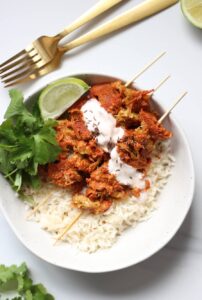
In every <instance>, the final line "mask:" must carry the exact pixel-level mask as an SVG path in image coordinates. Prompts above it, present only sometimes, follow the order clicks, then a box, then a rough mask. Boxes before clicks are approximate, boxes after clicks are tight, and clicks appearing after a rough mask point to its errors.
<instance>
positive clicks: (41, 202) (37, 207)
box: [27, 193, 51, 219]
mask: <svg viewBox="0 0 202 300" xmlns="http://www.w3.org/2000/svg"><path fill="white" fill-rule="evenodd" d="M50 195H51V193H49V194H48V195H47V196H46V197H45V198H44V199H43V200H42V201H40V203H39V204H38V205H36V206H35V207H34V209H33V210H32V211H31V212H30V213H29V214H28V216H27V219H30V218H31V217H32V216H33V215H34V214H35V212H37V210H38V209H39V208H40V207H42V206H43V205H44V204H46V202H48V200H49V197H50Z"/></svg>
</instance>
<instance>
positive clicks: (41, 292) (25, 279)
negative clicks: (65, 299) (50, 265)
mask: <svg viewBox="0 0 202 300" xmlns="http://www.w3.org/2000/svg"><path fill="white" fill-rule="evenodd" d="M10 291H15V292H17V293H18V295H17V296H15V297H14V298H12V299H10V300H54V297H53V296H52V295H51V294H49V293H48V292H47V290H46V288H45V287H44V286H43V284H41V283H38V284H33V281H32V279H31V277H30V275H29V270H28V268H27V265H26V264H25V263H22V264H21V265H20V266H16V265H12V266H9V267H7V266H5V265H0V295H1V294H2V293H7V292H10ZM7 300H9V299H7Z"/></svg>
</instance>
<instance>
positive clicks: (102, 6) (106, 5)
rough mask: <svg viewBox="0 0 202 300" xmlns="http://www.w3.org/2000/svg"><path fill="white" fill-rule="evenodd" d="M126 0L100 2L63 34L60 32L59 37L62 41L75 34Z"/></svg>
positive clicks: (104, 0) (101, 0)
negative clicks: (70, 34) (77, 30)
mask: <svg viewBox="0 0 202 300" xmlns="http://www.w3.org/2000/svg"><path fill="white" fill-rule="evenodd" d="M122 1H124V0H100V1H99V2H98V3H97V4H96V5H94V6H93V7H92V8H91V9H89V10H88V11H87V12H86V13H84V14H83V15H82V16H81V17H79V18H78V19H77V20H75V21H74V22H73V23H71V24H70V25H69V26H67V27H66V28H65V29H64V30H63V31H62V32H60V33H59V34H58V35H57V37H59V38H60V39H62V38H63V37H65V36H66V35H68V34H69V33H71V32H73V31H74V30H76V29H77V28H79V27H81V26H82V25H84V24H85V23H87V22H89V21H91V20H92V19H94V18H95V17H97V16H98V15H100V14H102V13H103V12H105V11H106V10H108V9H110V8H111V7H113V6H115V5H116V4H118V3H119V2H122Z"/></svg>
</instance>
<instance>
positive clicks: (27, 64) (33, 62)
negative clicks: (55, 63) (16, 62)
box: [0, 58, 41, 80]
mask: <svg viewBox="0 0 202 300" xmlns="http://www.w3.org/2000/svg"><path fill="white" fill-rule="evenodd" d="M40 61H41V59H40V58H39V59H38V60H28V61H27V62H25V63H24V64H23V65H21V66H20V67H19V68H15V69H13V70H11V71H10V72H6V73H5V74H3V75H0V78H1V80H2V79H5V78H7V77H10V76H11V75H15V74H16V75H17V73H19V71H22V70H24V69H29V70H33V69H35V68H36V67H38V65H37V64H38V63H39V62H40Z"/></svg>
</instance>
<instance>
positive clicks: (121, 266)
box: [0, 72, 195, 274]
mask: <svg viewBox="0 0 202 300" xmlns="http://www.w3.org/2000/svg"><path fill="white" fill-rule="evenodd" d="M85 75H86V76H91V77H92V76H98V77H99V76H100V77H105V78H106V79H111V80H121V81H122V82H126V81H125V80H124V79H122V78H120V77H117V76H115V75H108V74H106V73H100V72H99V73H94V72H92V73H91V72H90V73H89V72H76V73H68V74H66V75H65V76H60V77H57V78H56V79H54V80H50V81H49V82H48V83H46V84H45V83H44V82H43V84H42V85H40V86H39V87H38V88H37V89H35V91H33V90H32V89H30V91H28V93H27V94H28V95H26V97H25V102H27V101H28V100H29V98H30V97H32V96H33V95H34V94H36V93H38V92H40V90H41V89H43V88H45V87H46V86H47V85H49V84H51V83H52V82H54V81H56V80H60V79H62V78H65V77H79V76H85ZM106 82H107V81H106ZM131 86H132V87H136V88H137V89H142V88H141V85H139V84H136V83H135V84H134V83H133V84H131ZM158 99H159V98H158V97H156V96H152V100H153V101H154V103H155V104H157V105H158V106H159V108H160V109H162V110H164V106H163V105H161V104H159V101H158ZM169 119H170V120H171V122H172V123H173V124H174V126H175V127H176V128H177V130H178V131H179V132H180V135H181V136H182V139H183V141H184V143H185V145H186V149H187V154H188V159H189V162H190V171H191V174H190V178H191V180H190V193H189V197H188V198H187V206H186V210H185V211H184V215H182V217H181V219H180V222H179V223H178V226H176V227H175V228H174V229H173V230H172V231H171V232H170V234H169V235H167V238H166V239H164V240H163V242H162V243H160V245H159V246H157V247H154V248H153V250H152V251H151V252H150V254H145V255H143V256H142V257H141V259H140V260H139V261H138V262H134V263H132V262H128V263H127V264H126V263H124V264H122V263H121V262H120V263H119V265H118V266H117V267H113V268H104V269H101V268H100V269H99V270H97V269H96V270H93V269H86V268H80V269H79V268H76V267H75V268H73V267H66V266H64V265H62V264H61V263H59V262H55V261H54V262H53V261H51V260H49V259H46V258H45V257H43V255H40V254H39V253H36V252H34V250H32V248H30V247H29V245H27V244H26V242H25V240H24V239H23V238H22V236H21V235H19V233H18V230H16V228H15V226H14V225H13V224H12V222H11V220H10V218H9V216H8V215H7V213H6V211H5V209H4V207H3V205H2V201H0V209H1V211H2V212H3V215H4V217H5V219H6V221H7V222H8V224H9V225H10V227H11V229H12V230H13V232H14V233H15V235H16V236H17V238H18V239H19V240H20V241H21V242H22V244H23V245H24V246H25V247H26V248H27V249H28V250H29V251H30V252H32V253H33V254H34V255H36V256H37V257H39V258H40V259H42V260H44V261H46V262H48V263H50V264H52V265H55V266H58V267H61V268H64V269H68V270H73V271H78V272H84V273H94V274H96V273H108V272H113V271H118V270H122V269H125V268H128V267H130V266H133V265H135V264H138V263H141V262H142V261H144V260H146V259H148V258H150V257H151V256H153V255H154V254H155V253H157V252H159V251H160V250H161V249H162V248H163V247H164V246H165V245H166V244H167V243H168V242H169V241H170V240H171V239H172V238H173V237H174V235H175V234H176V233H177V231H178V230H179V228H180V227H181V225H182V224H183V222H184V220H185V218H186V216H187V214H188V212H189V210H190V207H191V204H192V202H193V198H194V192H195V171H194V163H193V158H192V154H191V149H190V146H189V143H188V140H187V137H186V135H185V133H184V130H183V129H182V128H181V126H180V125H179V122H178V121H176V119H175V118H174V117H173V116H170V115H169ZM0 175H1V174H0ZM1 176H2V175H1ZM41 230H42V229H41ZM112 247H113V245H112Z"/></svg>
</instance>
